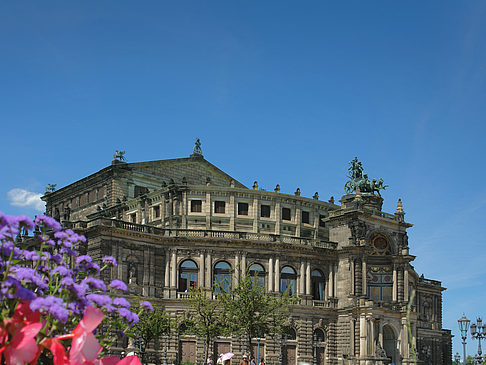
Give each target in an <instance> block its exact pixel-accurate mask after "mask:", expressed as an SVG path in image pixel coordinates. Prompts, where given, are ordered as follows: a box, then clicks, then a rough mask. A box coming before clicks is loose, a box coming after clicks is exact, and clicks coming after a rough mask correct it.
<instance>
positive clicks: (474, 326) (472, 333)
mask: <svg viewBox="0 0 486 365" xmlns="http://www.w3.org/2000/svg"><path fill="white" fill-rule="evenodd" d="M475 334H476V323H473V324H471V335H473V336H474V335H475Z"/></svg>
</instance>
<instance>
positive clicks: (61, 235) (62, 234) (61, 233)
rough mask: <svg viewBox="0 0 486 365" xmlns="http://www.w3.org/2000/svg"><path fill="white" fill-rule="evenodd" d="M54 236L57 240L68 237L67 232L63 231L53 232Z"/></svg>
mask: <svg viewBox="0 0 486 365" xmlns="http://www.w3.org/2000/svg"><path fill="white" fill-rule="evenodd" d="M54 237H55V238H57V239H58V240H59V239H60V240H64V239H66V238H68V234H67V233H66V232H65V231H59V232H56V233H54Z"/></svg>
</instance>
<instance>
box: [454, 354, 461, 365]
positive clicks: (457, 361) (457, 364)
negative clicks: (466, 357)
mask: <svg viewBox="0 0 486 365" xmlns="http://www.w3.org/2000/svg"><path fill="white" fill-rule="evenodd" d="M454 360H456V365H459V361H461V355H459V352H456V353H455V354H454Z"/></svg>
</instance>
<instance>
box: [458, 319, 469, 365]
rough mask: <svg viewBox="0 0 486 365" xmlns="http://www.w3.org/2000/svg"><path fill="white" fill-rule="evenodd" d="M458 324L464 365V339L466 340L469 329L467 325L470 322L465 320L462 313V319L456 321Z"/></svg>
mask: <svg viewBox="0 0 486 365" xmlns="http://www.w3.org/2000/svg"><path fill="white" fill-rule="evenodd" d="M457 323H459V329H460V330H461V337H462V346H463V349H464V360H463V361H464V365H466V339H467V329H468V328H469V323H471V321H470V320H469V319H467V318H466V315H465V314H464V313H463V314H462V317H461V318H459V319H458V320H457Z"/></svg>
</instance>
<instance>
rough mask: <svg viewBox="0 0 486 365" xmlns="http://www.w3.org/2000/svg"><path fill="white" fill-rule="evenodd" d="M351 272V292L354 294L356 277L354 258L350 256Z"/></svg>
mask: <svg viewBox="0 0 486 365" xmlns="http://www.w3.org/2000/svg"><path fill="white" fill-rule="evenodd" d="M349 260H350V264H349V265H350V269H351V270H350V274H351V290H350V293H351V294H352V295H354V294H355V292H354V288H355V277H354V258H350V259H349Z"/></svg>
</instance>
